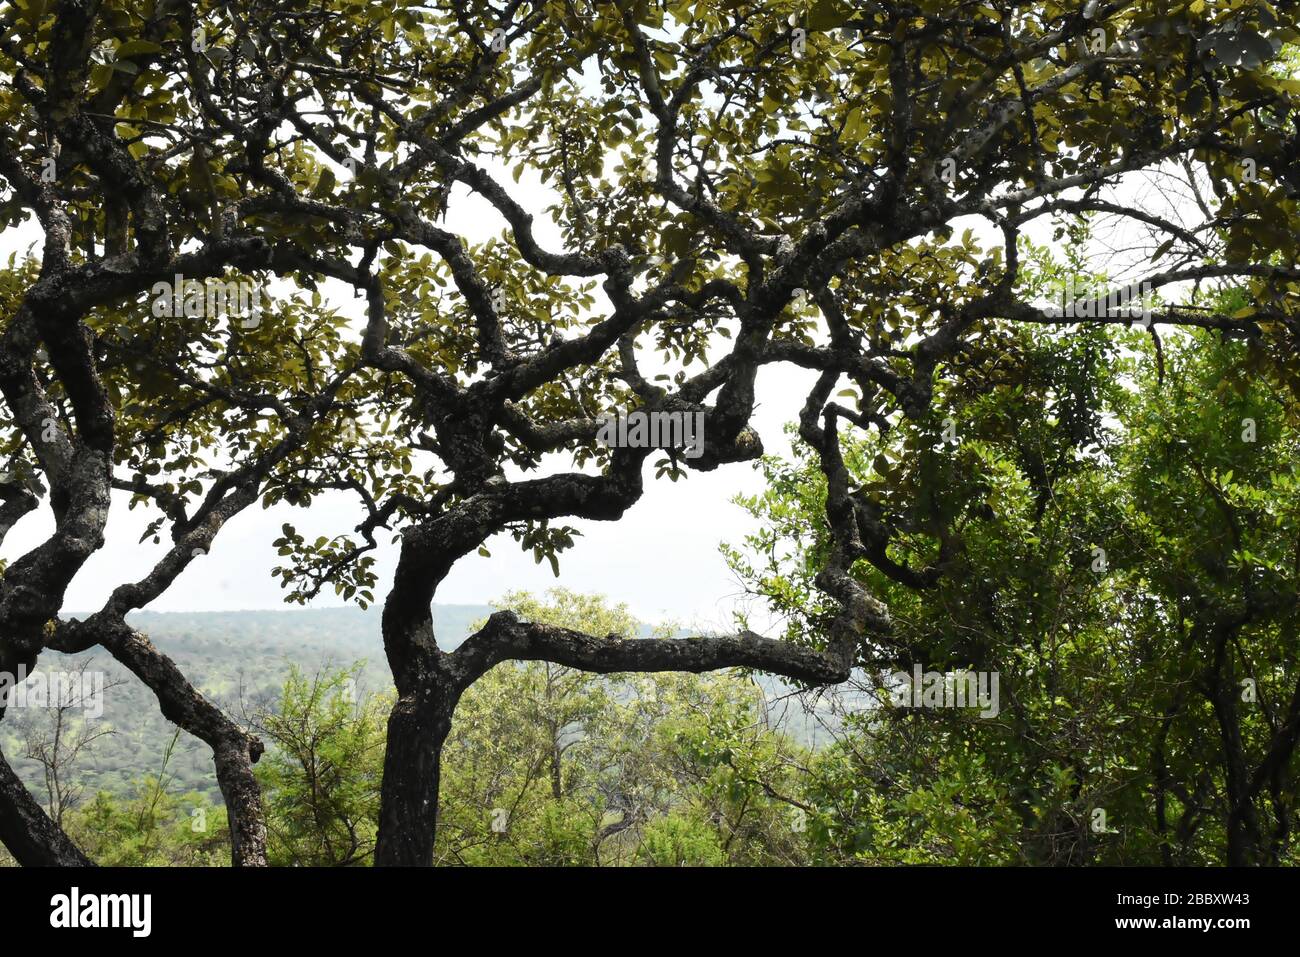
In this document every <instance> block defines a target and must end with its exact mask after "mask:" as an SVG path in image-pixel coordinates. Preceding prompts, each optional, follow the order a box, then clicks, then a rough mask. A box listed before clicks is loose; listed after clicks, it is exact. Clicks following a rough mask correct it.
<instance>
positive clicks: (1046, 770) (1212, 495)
mask: <svg viewBox="0 0 1300 957" xmlns="http://www.w3.org/2000/svg"><path fill="white" fill-rule="evenodd" d="M999 347H1000V350H999V351H1000V352H1001V355H1000V356H999V357H997V358H996V359H995V358H993V357H990V361H989V362H987V363H984V364H982V365H980V366H978V367H973V368H968V369H966V370H965V371H963V372H961V373H960V374H958V373H953V374H952V375H951V376H948V377H946V378H945V381H944V385H943V387H942V390H941V392H940V393H939V394H937V397H936V403H935V407H936V413H935V417H934V420H933V421H932V422H929V423H925V422H922V423H910V422H906V421H904V422H901V423H899V424H898V426H897V427H895V428H893V429H891V430H890V431H889V432H888V433H887V434H886V435H885V436H884V437H883V438H881V439H879V440H876V439H874V438H873V439H871V440H866V439H863V440H858V441H855V442H854V443H853V444H852V445H851V449H852V453H851V456H850V458H851V463H850V465H851V471H852V474H853V476H854V480H855V482H856V483H857V487H856V488H855V491H854V495H855V497H856V498H857V500H858V502H859V504H860V507H861V509H862V512H861V513H860V519H859V520H860V521H862V522H868V523H869V522H871V521H884V522H888V523H889V524H890V525H891V526H892V527H894V528H897V529H902V530H904V531H903V532H902V533H900V534H898V535H896V536H894V537H893V538H891V539H890V540H889V542H888V546H887V549H886V550H885V551H884V552H883V554H882V555H881V556H880V557H879V558H878V559H877V560H875V561H871V560H863V561H861V562H859V563H858V564H857V565H856V566H855V574H858V575H860V576H861V577H862V580H863V581H865V582H868V583H869V584H870V587H871V588H872V589H873V591H874V593H876V594H879V595H881V596H883V597H884V598H885V599H886V600H887V602H888V603H889V605H890V607H891V609H892V610H893V613H894V618H895V625H896V630H895V633H894V634H893V635H892V636H891V637H890V638H889V639H888V640H887V641H881V640H876V641H868V642H866V643H864V645H863V648H862V650H861V664H862V666H863V668H864V671H865V675H866V683H867V686H868V687H869V689H870V691H871V692H872V693H873V694H874V695H875V696H876V697H877V698H878V699H879V700H880V701H881V702H882V703H888V702H889V701H890V700H891V696H892V689H891V687H890V686H889V684H888V681H887V678H888V675H889V674H890V673H892V672H896V671H903V672H911V671H912V668H913V665H914V664H915V663H920V665H921V666H922V667H923V669H925V670H931V669H933V670H936V671H950V670H958V669H971V670H975V671H980V670H984V671H995V672H998V673H999V674H1000V682H1001V698H1002V707H1001V711H1000V713H999V714H998V715H997V716H996V717H992V718H982V717H980V716H979V715H978V713H976V712H974V711H958V710H945V709H914V710H912V709H908V710H904V709H897V710H891V709H886V710H883V711H877V710H863V711H859V712H858V713H856V714H855V715H853V716H852V717H851V718H850V726H851V728H852V731H851V733H849V734H848V735H847V737H846V738H845V739H844V740H843V741H842V742H841V743H840V744H838V745H837V746H836V747H834V748H831V749H830V750H829V751H828V752H826V753H825V754H824V755H822V756H821V757H820V759H819V761H818V763H817V766H816V768H815V769H814V774H813V778H814V779H815V783H813V784H811V785H810V787H811V788H813V790H814V791H815V792H817V794H818V795H819V797H818V799H817V803H818V805H819V813H818V816H817V817H816V819H815V820H814V822H813V824H812V831H813V833H814V834H815V835H817V836H818V837H819V838H821V839H822V840H823V841H824V844H825V851H826V853H827V854H828V855H829V857H831V858H840V857H843V856H850V857H854V858H858V859H863V860H868V861H878V860H895V861H907V862H917V861H925V862H961V863H972V864H974V863H1111V864H1134V863H1161V862H1168V863H1181V864H1206V863H1225V862H1235V863H1278V862H1294V860H1295V854H1296V851H1295V848H1294V838H1293V836H1292V834H1291V824H1290V821H1291V818H1292V815H1293V814H1294V809H1295V806H1296V802H1297V799H1298V798H1300V789H1298V786H1297V774H1298V773H1300V768H1298V767H1297V762H1296V759H1295V754H1294V745H1295V741H1296V737H1297V734H1298V733H1300V727H1298V723H1297V710H1296V709H1297V701H1298V700H1300V699H1298V698H1297V684H1296V682H1297V677H1298V675H1300V671H1298V670H1297V664H1298V662H1297V655H1300V647H1297V644H1296V629H1297V621H1298V619H1297V589H1298V587H1300V484H1298V483H1300V469H1298V466H1300V430H1298V426H1300V418H1298V417H1297V410H1298V409H1300V405H1298V404H1297V401H1296V395H1295V393H1294V392H1293V391H1292V390H1291V388H1290V385H1289V383H1286V382H1279V381H1275V380H1273V379H1272V378H1270V377H1268V376H1264V375H1259V374H1258V372H1259V369H1260V363H1259V355H1258V352H1257V347H1256V346H1255V345H1254V344H1249V343H1245V342H1240V341H1235V340H1230V339H1222V338H1221V337H1220V336H1219V335H1218V334H1210V333H1195V334H1186V335H1183V334H1179V335H1175V336H1173V337H1170V338H1167V339H1166V340H1164V342H1163V343H1160V342H1155V343H1154V344H1153V340H1152V338H1151V337H1150V336H1146V335H1143V334H1141V333H1137V332H1133V333H1127V332H1125V333H1119V334H1112V333H1108V332H1106V331H1104V330H1101V329H1094V330H1092V331H1088V332H1075V333H1072V334H1071V335H1069V336H1060V335H1055V334H1031V333H1029V332H1023V331H1022V332H1016V333H1009V334H1007V335H1006V337H1005V338H1004V339H1002V340H1001V341H1000V342H999ZM1012 367H1014V368H1016V369H1018V370H1026V371H1025V372H1023V373H1022V374H1020V375H1018V376H1017V377H1014V378H1012V377H1008V376H1006V374H1005V371H1006V369H1008V368H1012ZM945 418H948V419H951V420H953V422H955V423H956V424H957V426H956V433H955V434H956V441H955V442H953V441H945V439H944V436H943V428H944V426H943V425H942V420H943V419H945ZM763 468H764V471H765V474H766V476H767V478H768V480H769V482H770V489H769V491H768V492H766V493H765V494H763V495H761V496H756V497H753V498H750V499H747V500H745V501H744V504H745V505H746V506H747V507H748V508H749V509H750V510H751V511H752V512H753V513H754V514H755V515H756V516H758V517H759V518H760V519H761V520H762V528H761V530H760V531H759V532H757V533H756V534H755V535H754V536H752V537H751V538H750V539H749V540H748V542H747V547H746V548H745V549H730V550H729V556H730V559H731V561H732V563H733V566H734V567H735V568H736V569H737V571H738V572H739V573H740V574H741V575H742V577H744V578H745V579H746V580H747V581H748V582H749V584H750V586H751V587H752V588H753V590H754V591H755V592H757V593H758V594H761V595H763V596H765V597H766V598H767V599H768V601H769V602H770V604H771V605H772V606H773V607H774V608H775V609H777V610H779V611H780V612H782V613H784V614H786V615H788V616H789V625H788V629H789V635H790V637H791V638H792V639H793V640H797V641H805V642H817V641H819V640H820V637H819V636H820V635H821V633H822V619H823V616H824V609H823V608H822V607H821V606H820V605H819V603H818V601H817V600H816V598H815V597H814V595H815V592H814V590H813V589H812V587H811V577H812V575H813V574H815V571H816V569H817V567H819V564H818V552H819V550H822V549H824V548H826V547H827V535H826V532H825V529H824V527H823V526H822V524H821V521H820V519H819V517H818V516H820V514H821V512H820V507H821V499H822V498H823V497H824V494H825V493H824V483H823V481H822V478H821V474H820V472H819V470H818V469H817V466H816V464H815V462H813V461H812V460H811V458H810V457H808V456H807V455H804V456H802V457H801V458H800V459H799V460H797V461H795V462H792V463H786V462H780V461H776V460H772V459H769V460H767V461H765V463H764V465H763ZM930 563H934V564H935V565H936V567H937V568H938V569H939V571H940V574H939V575H938V576H937V578H935V579H934V580H933V582H932V583H930V584H929V585H928V587H920V588H918V587H913V585H914V583H910V582H909V583H906V584H905V583H903V582H902V581H900V580H899V579H900V578H901V577H905V572H906V570H915V569H918V568H920V567H921V566H925V565H927V564H930ZM900 569H901V570H903V571H900ZM1098 812H1102V814H1101V815H1099V814H1098Z"/></svg>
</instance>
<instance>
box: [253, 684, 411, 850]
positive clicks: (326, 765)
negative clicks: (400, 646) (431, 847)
mask: <svg viewBox="0 0 1300 957" xmlns="http://www.w3.org/2000/svg"><path fill="white" fill-rule="evenodd" d="M360 671H361V666H360V665H357V666H354V667H353V668H351V669H349V670H343V671H336V672H329V671H322V672H318V673H317V674H316V675H314V676H313V677H312V678H311V679H310V680H308V679H307V678H306V677H304V676H303V674H302V673H301V672H300V671H298V669H297V668H294V669H293V670H292V671H291V672H290V675H289V678H288V680H287V681H286V682H285V685H284V690H283V692H282V695H281V698H280V705H279V708H278V709H276V710H269V709H268V710H265V711H264V712H263V713H262V714H261V715H260V716H259V718H258V720H257V726H258V729H259V730H260V731H261V733H262V735H263V736H264V737H265V738H266V739H267V740H268V741H269V742H271V744H272V748H271V752H270V754H269V755H268V756H267V757H266V758H265V759H264V760H263V761H262V762H261V763H260V764H259V765H258V781H259V783H260V784H261V785H262V787H263V788H264V790H265V792H266V793H267V795H268V799H267V831H268V836H269V840H270V847H269V853H268V863H270V864H291V865H295V866H330V867H342V866H347V865H352V864H360V863H365V862H366V861H367V860H368V859H369V858H370V857H371V855H373V854H374V840H375V821H376V820H377V818H378V817H379V772H380V762H381V758H382V756H383V750H384V732H383V718H384V715H385V714H386V713H387V708H386V707H385V704H386V702H385V701H384V700H383V699H382V698H379V697H373V696H370V695H365V694H362V693H360V692H359V690H358V688H357V677H358V675H359V673H360Z"/></svg>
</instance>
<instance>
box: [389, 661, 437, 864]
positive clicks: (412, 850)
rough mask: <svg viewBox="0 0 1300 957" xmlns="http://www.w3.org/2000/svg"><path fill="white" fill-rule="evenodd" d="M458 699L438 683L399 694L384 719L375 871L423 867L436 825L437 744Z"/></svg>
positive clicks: (430, 858) (430, 854)
mask: <svg viewBox="0 0 1300 957" xmlns="http://www.w3.org/2000/svg"><path fill="white" fill-rule="evenodd" d="M456 697H457V695H456V694H455V693H454V691H453V689H451V688H450V687H448V686H446V685H444V684H442V683H441V682H435V683H433V686H432V687H430V688H429V689H427V690H424V691H422V692H421V693H419V694H416V695H411V696H404V697H401V698H399V699H398V701H397V704H396V705H394V707H393V711H392V714H390V715H389V717H388V744H387V747H386V749H385V751H384V782H383V787H382V789H381V792H380V814H379V837H378V840H377V841H376V844H375V865H376V866H377V867H428V866H429V865H431V864H432V863H433V844H434V837H435V834H436V832H437V822H438V776H439V771H440V768H441V764H442V746H443V743H444V742H445V741H446V740H447V734H448V733H449V732H450V731H451V718H452V712H453V710H454V709H455V706H456V701H455V699H456Z"/></svg>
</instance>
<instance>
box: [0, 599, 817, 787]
mask: <svg viewBox="0 0 1300 957" xmlns="http://www.w3.org/2000/svg"><path fill="white" fill-rule="evenodd" d="M493 610H494V609H493V608H492V607H491V606H488V605H435V606H434V615H433V618H434V630H435V633H436V634H437V636H438V643H439V645H440V646H441V647H442V648H444V649H448V650H450V649H452V648H455V647H457V646H459V645H460V643H461V642H462V641H464V640H465V638H466V637H468V635H469V634H470V632H471V630H472V628H473V625H474V624H475V623H476V622H479V621H481V620H482V619H484V618H486V617H487V616H488V615H490V614H491V613H492V611H493ZM71 617H77V616H76V615H73V616H71ZM128 620H129V621H130V623H131V624H132V626H134V627H135V628H138V629H139V630H140V631H142V632H144V633H145V634H147V635H148V636H149V637H150V639H151V640H152V641H153V643H154V644H155V645H156V646H157V648H158V649H159V650H160V651H162V652H163V653H164V654H166V655H168V656H169V657H171V658H172V659H173V660H174V661H175V662H176V664H177V665H178V666H179V667H180V669H181V671H183V672H184V673H185V675H186V676H187V677H188V678H189V679H190V681H191V682H193V683H194V684H195V685H196V686H197V687H198V688H199V689H200V690H201V691H202V692H203V693H204V694H205V695H207V696H208V697H209V698H210V699H212V700H213V701H215V702H216V703H217V704H219V705H221V706H222V707H223V708H225V709H226V710H227V711H228V712H229V713H231V714H232V715H235V716H236V717H237V718H238V717H241V716H244V715H251V714H253V713H255V712H256V711H257V710H258V709H259V708H263V707H270V706H271V705H273V704H274V703H275V702H277V701H278V700H279V696H280V689H281V688H282V686H283V684H284V680H285V677H286V676H287V674H288V672H289V668H290V665H292V664H296V665H297V666H298V667H299V668H300V669H302V670H303V671H305V672H307V673H312V672H315V671H316V670H318V669H320V668H322V667H326V666H328V667H333V668H339V667H346V666H350V665H352V664H354V663H356V662H359V661H365V662H366V665H365V668H364V669H363V671H362V673H361V679H360V681H359V685H360V687H359V689H358V690H359V691H360V692H361V693H363V694H364V693H371V692H383V691H389V690H391V688H392V681H391V678H390V676H389V673H388V665H387V662H386V660H385V658H384V648H383V639H382V636H381V634H380V612H379V609H377V608H371V609H369V610H367V611H362V610H360V609H359V608H322V609H289V610H284V611H237V612H140V613H137V614H133V615H132V616H131V617H130V618H129V619H128ZM88 656H89V657H92V658H93V659H94V664H93V668H94V669H96V670H102V671H103V672H104V674H105V682H106V684H108V685H113V684H114V683H116V686H115V687H111V688H109V689H108V690H106V691H105V694H104V699H105V700H104V715H103V720H104V721H105V722H107V723H108V724H109V725H110V726H111V727H112V728H113V729H114V734H112V735H110V736H107V737H105V738H101V739H100V740H99V741H97V742H96V743H95V744H94V746H93V752H92V754H91V756H90V758H89V759H87V760H84V761H82V762H79V763H78V765H77V769H76V772H75V773H76V777H77V779H78V781H80V782H82V783H84V785H85V792H86V794H87V795H90V794H93V793H94V792H95V791H96V790H107V791H112V792H118V793H121V792H124V791H125V790H127V789H128V788H129V786H130V784H131V781H132V779H133V778H136V777H139V776H141V775H144V774H147V773H157V772H158V770H159V762H160V761H161V755H162V752H163V748H164V747H165V745H166V742H167V741H169V740H170V738H171V735H172V734H173V733H174V732H175V726H174V725H172V724H171V722H169V721H167V720H166V719H165V718H164V717H163V716H162V715H161V714H160V713H159V711H158V706H157V700H156V699H155V698H154V696H153V693H152V692H151V691H149V690H148V689H147V688H146V687H144V685H142V684H141V683H140V682H139V681H138V680H136V678H135V677H134V676H133V675H131V674H130V672H128V671H127V670H126V669H125V668H123V667H122V666H121V665H119V664H118V663H117V662H116V661H115V660H114V659H113V658H112V656H111V655H109V654H108V652H106V651H104V650H103V649H100V650H98V651H91V652H88V653H87V655H78V656H75V657H76V659H77V660H81V659H83V658H85V657H88ZM69 661H70V659H69V657H68V656H64V655H61V654H58V653H55V652H46V653H45V654H43V655H42V656H41V660H40V663H39V667H38V669H37V670H38V671H62V670H69V669H70V665H69ZM762 684H763V685H764V687H765V688H766V689H767V690H768V691H769V692H772V693H780V692H781V691H783V690H785V689H784V686H783V685H781V684H780V683H779V682H777V681H774V680H764V681H763V682H762ZM784 713H785V715H786V719H787V722H788V723H787V729H788V730H789V732H790V733H792V734H793V735H794V736H795V737H797V738H801V739H803V740H805V741H806V742H814V743H816V742H819V740H820V739H821V738H822V737H824V732H823V731H822V730H821V729H820V728H818V727H817V724H816V722H815V721H813V720H811V719H809V718H807V717H806V716H804V715H803V714H802V712H800V711H799V709H798V708H797V707H796V708H791V709H786V710H785V712H784ZM49 720H50V716H49V713H48V712H47V711H45V710H44V709H39V708H29V709H22V708H11V709H10V710H9V712H8V714H6V716H5V719H4V721H3V722H0V746H2V747H3V749H4V754H5V756H6V757H7V758H8V760H9V762H10V764H11V765H12V766H13V767H14V769H15V770H16V771H17V773H18V774H19V775H20V776H21V777H22V778H23V780H24V781H25V782H26V783H27V785H28V787H30V788H31V789H32V790H33V792H34V793H36V794H38V795H42V794H44V792H45V786H44V781H43V778H42V776H41V773H40V768H39V765H38V764H37V763H36V762H34V761H31V760H28V759H26V758H25V757H24V756H23V744H22V738H23V731H24V728H25V727H26V725H27V723H28V722H48V721H49ZM167 772H168V775H169V776H170V777H171V778H172V779H173V785H172V788H173V789H175V790H179V791H189V790H194V791H199V792H202V793H204V794H207V795H208V796H209V798H210V799H211V800H213V801H220V800H221V792H220V791H219V790H218V788H217V783H216V777H215V775H214V773H213V769H212V752H211V749H210V748H208V746H207V745H205V744H204V743H203V742H202V741H200V740H198V739H197V738H194V737H192V736H190V735H188V734H185V733H182V735H181V738H180V740H179V741H178V743H177V747H176V751H175V753H174V754H173V757H172V761H171V764H170V765H169V766H168V768H167Z"/></svg>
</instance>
